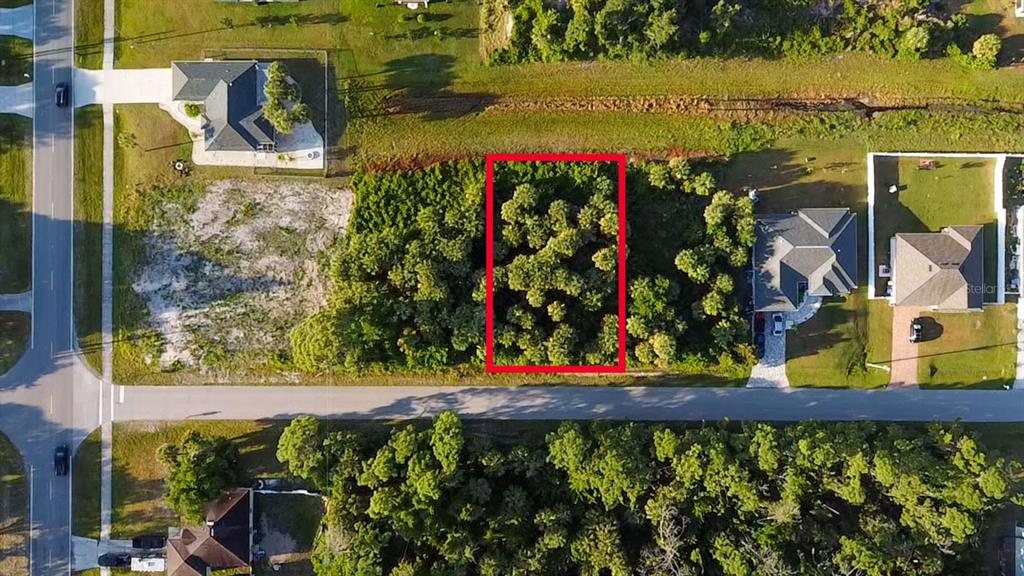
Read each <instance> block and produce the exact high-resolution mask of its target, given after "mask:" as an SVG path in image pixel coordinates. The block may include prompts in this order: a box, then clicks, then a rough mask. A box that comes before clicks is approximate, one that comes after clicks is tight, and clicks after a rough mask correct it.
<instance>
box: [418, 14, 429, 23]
mask: <svg viewBox="0 0 1024 576" xmlns="http://www.w3.org/2000/svg"><path fill="white" fill-rule="evenodd" d="M416 21H417V22H419V23H420V24H426V22H427V15H426V14H417V15H416Z"/></svg>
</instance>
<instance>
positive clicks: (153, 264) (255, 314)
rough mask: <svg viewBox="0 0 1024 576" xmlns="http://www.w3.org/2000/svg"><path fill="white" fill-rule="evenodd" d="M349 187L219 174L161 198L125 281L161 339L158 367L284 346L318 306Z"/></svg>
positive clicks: (348, 203) (347, 210)
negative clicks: (183, 193)
mask: <svg viewBox="0 0 1024 576" xmlns="http://www.w3.org/2000/svg"><path fill="white" fill-rule="evenodd" d="M351 209H352V194H351V193H350V192H349V191H347V190H342V189H339V188H336V187H332V186H327V185H324V184H319V183H315V184H314V183H304V182H295V181H290V180H287V181H286V180H282V181H275V180H262V181H249V180H223V181H217V182H213V183H211V184H209V185H208V186H207V188H206V190H205V193H203V194H200V195H199V197H198V199H195V198H187V199H182V200H181V201H179V202H168V203H166V204H165V205H163V206H161V208H160V211H159V214H158V215H157V217H156V221H155V222H154V224H153V227H152V231H153V233H152V234H151V235H150V236H149V237H147V239H146V249H147V256H148V259H147V262H146V265H145V267H144V268H143V269H142V271H141V274H140V275H139V276H138V277H137V278H136V280H135V282H133V284H132V288H133V289H134V290H135V292H136V293H137V294H139V295H140V296H141V297H142V298H143V300H144V301H145V303H146V306H147V308H148V311H149V318H150V324H151V326H152V328H154V329H155V331H156V332H157V333H158V335H159V337H160V339H161V343H162V345H163V346H162V353H161V355H160V357H159V358H147V362H149V363H150V364H155V365H159V366H160V367H161V368H165V369H166V368H169V367H184V368H200V369H202V368H207V367H210V366H212V365H215V364H218V363H221V362H223V361H224V360H226V359H228V358H230V357H231V356H232V355H233V354H236V353H239V352H244V353H245V354H247V355H250V356H257V357H269V356H273V355H274V354H278V353H281V352H283V351H286V350H287V348H288V332H289V330H291V328H292V327H293V326H294V325H295V324H297V323H298V322H299V321H300V320H301V319H302V318H303V317H305V315H307V314H308V313H310V312H311V311H312V310H315V309H316V308H318V307H320V306H321V305H322V304H323V301H324V298H325V294H326V290H325V278H324V273H323V272H324V271H323V270H321V262H320V260H319V257H320V256H321V255H322V254H323V252H324V251H325V250H326V249H327V248H328V247H330V246H331V245H332V244H333V242H334V241H335V240H336V239H337V238H338V237H339V235H341V234H342V233H343V232H344V230H345V228H346V226H347V225H348V220H349V216H350V214H351Z"/></svg>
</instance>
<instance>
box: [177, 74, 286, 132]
mask: <svg viewBox="0 0 1024 576" xmlns="http://www.w3.org/2000/svg"><path fill="white" fill-rule="evenodd" d="M171 66H172V74H171V76H172V81H171V85H172V92H173V93H174V95H173V100H176V101H202V102H204V104H205V105H206V116H207V118H209V120H210V124H209V128H208V129H207V132H206V134H205V140H206V148H207V149H208V150H225V151H241V152H248V151H253V150H259V149H260V147H261V146H264V147H265V146H271V145H273V144H274V137H275V132H274V129H273V127H272V126H271V125H270V123H269V122H267V120H266V119H265V118H264V117H263V111H262V107H261V102H260V101H261V94H262V83H263V79H262V76H263V73H262V72H261V69H260V67H259V64H258V63H257V62H256V61H255V60H242V61H234V60H218V61H203V62H174V63H172V65H171Z"/></svg>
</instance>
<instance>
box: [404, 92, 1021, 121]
mask: <svg viewBox="0 0 1024 576" xmlns="http://www.w3.org/2000/svg"><path fill="white" fill-rule="evenodd" d="M384 108H385V112H386V113H388V114H435V115H441V116H457V115H463V114H472V113H481V112H498V113H531V112H532V113H539V112H632V113H657V114H690V115H706V116H711V117H722V118H742V119H750V118H756V117H759V116H764V115H766V114H779V113H803V112H812V113H822V112H855V113H858V114H861V115H863V116H865V117H871V116H873V115H874V114H877V113H879V112H887V111H893V110H927V111H931V112H975V113H1021V112H1024V105H1021V104H1003V103H996V102H989V103H983V104H979V103H977V102H971V101H968V100H961V99H957V98H931V99H908V98H872V97H866V98H781V97H780V98H703V97H689V96H594V97H589V98H580V97H539V98H529V97H510V96H502V97H497V96H493V95H487V94H440V95H435V96H407V95H403V94H392V95H390V96H389V97H388V98H386V99H385V103H384Z"/></svg>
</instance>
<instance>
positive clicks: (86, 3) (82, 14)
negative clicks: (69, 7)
mask: <svg viewBox="0 0 1024 576" xmlns="http://www.w3.org/2000/svg"><path fill="white" fill-rule="evenodd" d="M75 66H77V67H79V68H88V69H90V70H99V69H100V68H103V0H75Z"/></svg>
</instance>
